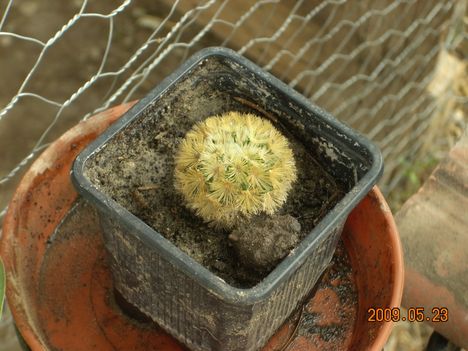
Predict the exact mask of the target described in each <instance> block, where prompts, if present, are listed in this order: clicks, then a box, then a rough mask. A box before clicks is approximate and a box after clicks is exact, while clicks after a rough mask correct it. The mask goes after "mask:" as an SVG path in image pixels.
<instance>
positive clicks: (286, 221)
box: [229, 214, 301, 272]
mask: <svg viewBox="0 0 468 351" xmlns="http://www.w3.org/2000/svg"><path fill="white" fill-rule="evenodd" d="M300 233H301V225H300V223H299V222H298V221H297V219H295V218H294V217H292V216H290V215H288V214H286V215H282V216H281V215H273V216H263V215H262V216H256V217H253V218H252V219H251V220H244V221H241V222H240V223H239V225H238V226H237V228H235V229H234V230H233V231H232V233H231V234H230V235H229V240H231V242H232V245H233V247H234V249H235V250H236V253H237V255H238V256H239V258H240V259H241V262H242V264H243V265H244V266H246V267H251V268H254V269H256V270H258V271H260V272H264V271H270V270H271V269H272V268H274V267H275V266H276V264H277V263H278V262H279V261H280V260H281V259H282V258H284V257H285V256H287V254H288V253H289V252H290V251H291V249H293V248H294V247H295V246H296V245H297V243H298V242H299V240H300V237H299V236H300Z"/></svg>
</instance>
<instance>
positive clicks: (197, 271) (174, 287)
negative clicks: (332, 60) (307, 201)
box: [72, 48, 383, 350]
mask: <svg viewBox="0 0 468 351" xmlns="http://www.w3.org/2000/svg"><path fill="white" fill-rule="evenodd" d="M189 91H190V92H191V93H192V94H194V95H193V97H192V100H191V104H192V105H193V106H203V108H205V109H206V112H207V113H208V112H209V114H210V115H213V114H218V113H221V112H225V111H227V110H232V109H235V106H236V104H238V103H239V101H244V102H245V101H248V102H251V103H254V104H255V105H256V106H257V107H258V108H259V109H261V110H263V111H267V113H268V114H270V115H271V116H274V118H276V119H277V120H278V123H281V125H282V126H283V127H284V128H285V129H287V130H288V131H290V132H291V133H293V134H294V135H295V136H296V137H297V138H298V139H300V140H301V142H302V143H303V144H304V145H305V146H306V147H307V149H308V150H310V153H311V154H312V155H313V157H314V158H315V159H316V160H317V161H318V162H319V163H320V165H321V166H322V167H323V168H324V169H325V170H326V171H327V172H328V173H329V175H330V176H332V177H333V178H334V179H335V181H336V182H337V183H338V184H340V185H341V186H342V188H343V189H345V190H346V195H345V196H344V197H343V198H342V199H341V200H340V201H339V202H338V204H337V205H336V206H335V207H334V208H333V209H332V210H331V211H330V212H329V213H328V214H327V215H326V216H325V217H324V218H323V220H321V221H320V222H319V223H318V224H317V225H316V227H315V228H314V229H313V230H312V231H311V232H310V234H308V235H307V237H306V238H305V239H304V240H303V241H302V242H301V243H300V244H299V245H298V247H297V248H296V249H295V250H294V251H293V252H292V253H291V254H290V255H289V256H288V257H286V258H285V259H284V260H283V261H282V262H281V263H280V264H279V265H278V266H277V267H276V268H275V269H274V270H273V271H272V272H271V273H270V274H269V275H268V276H267V277H266V278H265V279H264V280H263V281H261V282H260V283H259V284H257V285H256V286H254V287H253V288H250V289H239V288H235V287H232V286H230V285H228V284H227V283H226V282H225V281H223V280H222V279H220V278H219V277H217V276H216V275H215V274H213V273H211V272H210V271H208V270H207V269H206V268H204V267H203V266H201V265H200V264H198V263H197V262H196V261H194V260H193V259H192V258H190V257H189V256H188V255H186V254H185V253H183V252H182V251H181V250H179V249H178V248H177V247H175V246H174V245H173V244H172V243H170V242H169V241H168V240H166V239H165V238H164V237H163V236H162V235H160V234H159V233H158V232H156V231H155V230H153V229H152V228H150V227H149V226H148V225H146V224H145V223H144V222H143V221H142V220H140V219H139V218H137V217H135V216H134V215H133V214H131V213H130V212H129V211H128V210H127V209H125V208H123V207H122V206H121V205H120V204H119V203H117V202H116V201H114V200H113V199H112V198H111V197H110V196H107V195H105V194H104V193H103V192H102V191H100V190H99V184H97V183H96V182H95V184H93V183H92V182H91V181H90V180H89V179H88V178H87V177H86V171H87V168H88V167H90V163H91V162H90V160H92V159H93V158H94V157H96V155H99V154H100V153H102V152H105V149H106V147H107V145H108V144H109V143H119V138H121V137H123V136H125V137H131V136H132V126H133V125H135V123H138V124H141V123H143V124H148V125H150V122H151V121H152V122H153V125H154V123H155V121H154V119H157V118H158V113H168V111H170V110H171V106H172V107H173V106H175V105H174V104H177V103H178V100H179V98H180V96H182V94H187V93H188V92H189ZM193 92H196V93H193ZM215 100H216V101H217V102H216V103H214V102H213V101H215ZM158 111H159V112H158ZM190 111H191V109H190V108H189V107H187V111H186V113H187V114H190V113H191V112H190ZM157 112H158V113H157ZM205 117H207V116H205ZM117 156H120V155H116V157H117ZM106 157H108V156H106ZM382 167H383V164H382V158H381V155H380V152H379V151H378V149H377V148H376V146H374V145H373V144H372V143H370V142H369V141H368V140H366V139H365V138H363V137H362V136H360V135H358V134H357V133H356V132H355V131H353V130H351V129H350V128H348V127H346V126H345V125H343V124H341V123H340V122H338V121H337V120H336V119H335V118H333V117H332V116H330V115H329V114H327V113H326V112H324V111H322V110H321V109H319V108H318V107H316V106H314V105H313V104H311V103H310V102H309V101H308V100H307V99H305V98H304V97H303V96H301V95H299V94H298V93H297V92H295V91H294V90H292V89H291V88H289V87H288V86H287V85H285V84H284V83H282V82H281V81H279V80H278V79H276V78H275V77H273V76H271V75H270V74H268V73H266V72H264V71H263V70H261V69H260V68H259V67H258V66H256V65H255V64H253V63H252V62H250V61H248V60H247V59H245V58H244V57H241V56H239V55H238V54H237V53H235V52H233V51H231V50H228V49H224V48H209V49H205V50H202V51H201V52H199V53H197V54H195V55H194V56H193V57H191V58H190V59H189V60H188V61H186V62H185V63H184V64H183V65H182V66H181V67H180V68H179V69H177V70H176V71H175V72H174V73H173V74H172V75H171V76H169V77H168V78H167V79H165V80H164V81H163V82H162V83H161V84H160V85H159V86H158V87H156V88H155V89H154V90H153V91H151V93H150V94H149V95H148V96H147V97H145V98H144V99H142V100H141V101H140V102H139V103H137V104H136V105H135V106H134V107H133V108H132V109H131V110H130V111H129V112H127V113H126V114H125V115H124V116H123V117H122V118H121V119H120V120H118V121H117V122H116V123H115V124H113V125H112V126H111V127H110V128H109V129H108V130H107V131H106V132H105V133H104V134H103V135H101V136H100V137H99V138H98V139H97V140H96V141H95V142H93V143H92V144H91V145H90V146H88V147H87V148H86V149H85V150H84V151H83V152H82V153H81V154H80V155H79V156H78V157H77V159H76V161H75V164H74V166H73V171H72V178H73V181H74V184H75V186H76V188H77V189H78V191H79V192H80V193H81V194H82V195H83V196H84V197H85V198H86V199H87V200H88V201H89V202H90V203H92V204H93V205H95V206H96V207H97V208H98V210H99V212H100V215H101V223H102V226H103V229H104V232H105V242H106V247H107V250H108V251H109V253H110V257H111V268H112V272H113V277H114V283H115V286H116V288H117V290H118V291H119V292H120V293H121V294H122V295H123V297H124V298H125V299H127V300H128V302H130V303H131V304H133V305H134V306H136V307H137V308H139V309H140V310H141V311H142V312H143V313H145V314H147V315H148V316H150V317H151V318H152V319H154V320H155V321H156V322H157V323H159V324H160V325H161V326H162V327H163V328H165V329H166V330H168V331H169V332H170V333H171V334H172V335H173V336H175V337H176V338H177V339H179V340H180V341H181V342H183V343H185V344H186V345H188V346H189V347H190V348H192V349H194V350H257V349H258V348H260V347H261V346H263V345H264V344H265V342H266V341H267V340H268V339H269V338H270V337H271V336H272V335H273V333H274V332H275V331H276V330H277V329H278V327H279V326H281V324H282V323H283V322H284V321H285V319H286V318H287V317H288V316H289V315H290V314H291V313H292V312H293V310H294V309H295V308H296V307H297V306H298V304H299V303H300V302H301V301H302V299H303V298H304V297H306V296H307V295H308V293H309V292H310V291H311V290H312V288H313V287H314V284H315V282H316V281H317V279H318V278H319V276H320V275H321V273H322V272H323V271H324V269H325V268H326V267H327V265H328V264H329V262H330V260H331V258H332V256H333V253H334V250H335V246H336V244H337V241H338V239H339V236H340V233H341V231H342V228H343V225H344V222H345V220H346V218H347V216H348V214H349V212H350V211H351V210H352V209H353V208H354V207H355V206H356V205H357V204H358V203H359V201H360V200H361V199H362V198H363V197H364V196H365V195H366V194H367V192H368V191H369V190H370V189H371V187H372V186H373V185H374V184H375V182H376V180H377V178H378V177H379V176H380V174H381V172H382ZM181 206H182V205H181Z"/></svg>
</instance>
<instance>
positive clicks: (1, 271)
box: [0, 257, 6, 318]
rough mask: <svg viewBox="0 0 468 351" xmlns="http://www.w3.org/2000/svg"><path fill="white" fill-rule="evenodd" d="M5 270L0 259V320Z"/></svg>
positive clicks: (3, 297) (3, 299) (3, 298)
mask: <svg viewBox="0 0 468 351" xmlns="http://www.w3.org/2000/svg"><path fill="white" fill-rule="evenodd" d="M5 280H6V278H5V268H4V267H3V261H2V258H1V257H0V318H1V317H2V311H3V304H4V302H5Z"/></svg>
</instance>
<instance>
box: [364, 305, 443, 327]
mask: <svg viewBox="0 0 468 351" xmlns="http://www.w3.org/2000/svg"><path fill="white" fill-rule="evenodd" d="M448 320H449V311H448V309H447V308H446V307H433V308H432V310H431V312H430V313H427V311H425V310H424V307H410V308H408V309H407V310H400V308H399V307H393V308H379V307H376V308H373V307H371V308H368V309H367V321H368V322H399V321H408V322H433V323H444V322H447V321H448Z"/></svg>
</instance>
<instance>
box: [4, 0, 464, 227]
mask: <svg viewBox="0 0 468 351" xmlns="http://www.w3.org/2000/svg"><path fill="white" fill-rule="evenodd" d="M465 11H466V3H465V1H464V0H445V1H438V0H427V1H418V0H401V1H396V0H361V1H344V0H325V1H316V0H313V1H311V0H309V1H305V0H299V1H293V0H261V1H253V0H248V1H235V0H204V1H197V0H176V1H169V0H159V1H150V0H140V1H137V0H135V1H131V0H126V1H122V2H121V3H119V4H118V5H117V6H116V5H115V2H114V1H111V0H101V1H91V0H74V1H65V2H64V1H60V0H50V1H47V2H36V1H13V0H9V1H7V2H3V3H1V4H0V77H1V79H0V81H1V82H2V84H1V85H0V150H1V160H2V162H1V164H0V219H1V218H2V217H3V215H4V214H5V211H6V206H7V202H8V200H9V199H10V197H11V194H12V192H13V189H14V187H15V186H16V184H17V183H18V181H19V178H20V176H21V175H22V174H23V173H24V171H25V170H26V169H27V167H28V165H29V164H30V163H31V162H32V161H33V160H34V158H35V157H37V155H38V154H39V153H40V152H41V151H42V150H43V149H44V148H46V147H47V146H48V145H49V143H50V142H51V141H53V140H54V139H55V138H56V137H57V136H59V135H61V134H62V133H63V132H64V131H65V130H66V129H67V128H69V127H71V126H73V125H74V124H76V123H77V122H78V121H79V120H80V119H86V118H88V117H90V116H92V115H93V114H95V113H97V112H99V111H102V110H104V109H106V108H108V107H110V106H112V105H116V104H120V103H122V102H125V101H129V100H133V99H138V98H141V97H142V96H144V95H145V94H146V92H148V91H149V89H150V88H151V87H153V86H154V85H155V84H157V83H158V82H159V81H160V80H161V79H162V78H164V77H165V76H166V75H167V74H169V73H170V72H171V71H172V70H173V69H174V68H176V67H177V66H178V65H179V64H180V63H181V62H183V61H184V60H185V59H186V58H187V57H188V56H189V55H190V54H192V53H194V52H196V51H198V50H199V49H201V48H203V47H207V46H214V45H221V46H226V47H230V48H232V49H234V50H237V51H238V52H239V53H241V54H243V55H245V56H247V57H248V58H250V59H252V60H253V61H254V62H256V63H257V64H259V65H261V66H262V67H264V68H265V69H266V70H268V71H270V72H272V73H273V74H274V75H276V76H278V77H279V78H280V79H282V80H283V81H285V82H286V83H288V84H289V85H290V86H292V87H293V88H295V89H297V90H298V91H299V92H301V93H303V94H304V95H305V96H307V97H309V98H310V99H311V100H312V101H313V102H314V103H316V104H317V105H319V106H321V107H323V108H324V109H326V110H328V111H330V112H331V113H332V114H334V115H335V116H336V117H338V118H339V119H341V120H342V121H344V122H345V123H348V124H349V125H351V126H352V127H354V128H356V129H358V130H360V131H361V132H363V133H364V134H367V135H368V136H369V137H370V138H372V139H373V140H374V141H376V142H377V143H378V144H379V146H380V147H381V148H382V151H383V154H384V158H385V165H386V171H385V174H384V177H383V179H382V181H381V183H380V186H381V187H382V189H383V191H384V192H385V193H388V192H390V191H391V190H392V189H394V188H395V187H396V186H397V185H398V184H399V181H400V180H401V178H402V177H403V176H404V170H403V169H402V163H403V162H406V163H407V162H412V161H414V160H415V159H416V158H417V157H418V154H419V153H420V152H423V151H424V146H425V145H427V143H428V140H427V138H428V137H425V136H427V135H429V136H430V138H432V141H431V142H436V140H438V139H437V138H440V135H439V133H438V132H437V130H436V131H431V132H430V133H429V131H430V130H431V125H433V124H434V120H436V119H437V115H438V113H437V112H438V111H440V109H441V106H446V102H447V101H457V103H461V104H465V103H466V102H467V100H466V96H463V95H460V94H458V92H457V91H454V90H453V89H449V88H447V89H445V90H443V91H439V92H438V93H437V96H434V94H433V93H431V91H430V89H428V87H429V86H430V84H431V83H432V82H433V81H434V78H435V77H436V71H437V70H436V69H435V68H436V66H437V64H438V62H439V61H440V56H441V52H445V51H447V50H449V49H450V48H453V47H457V46H458V45H460V43H461V42H464V41H465V39H466V31H465V25H464V22H463V21H466V19H465V18H464V16H465ZM460 21H461V22H460ZM460 23H462V24H461V25H460ZM439 90H440V89H439ZM439 125H440V123H439Z"/></svg>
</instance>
